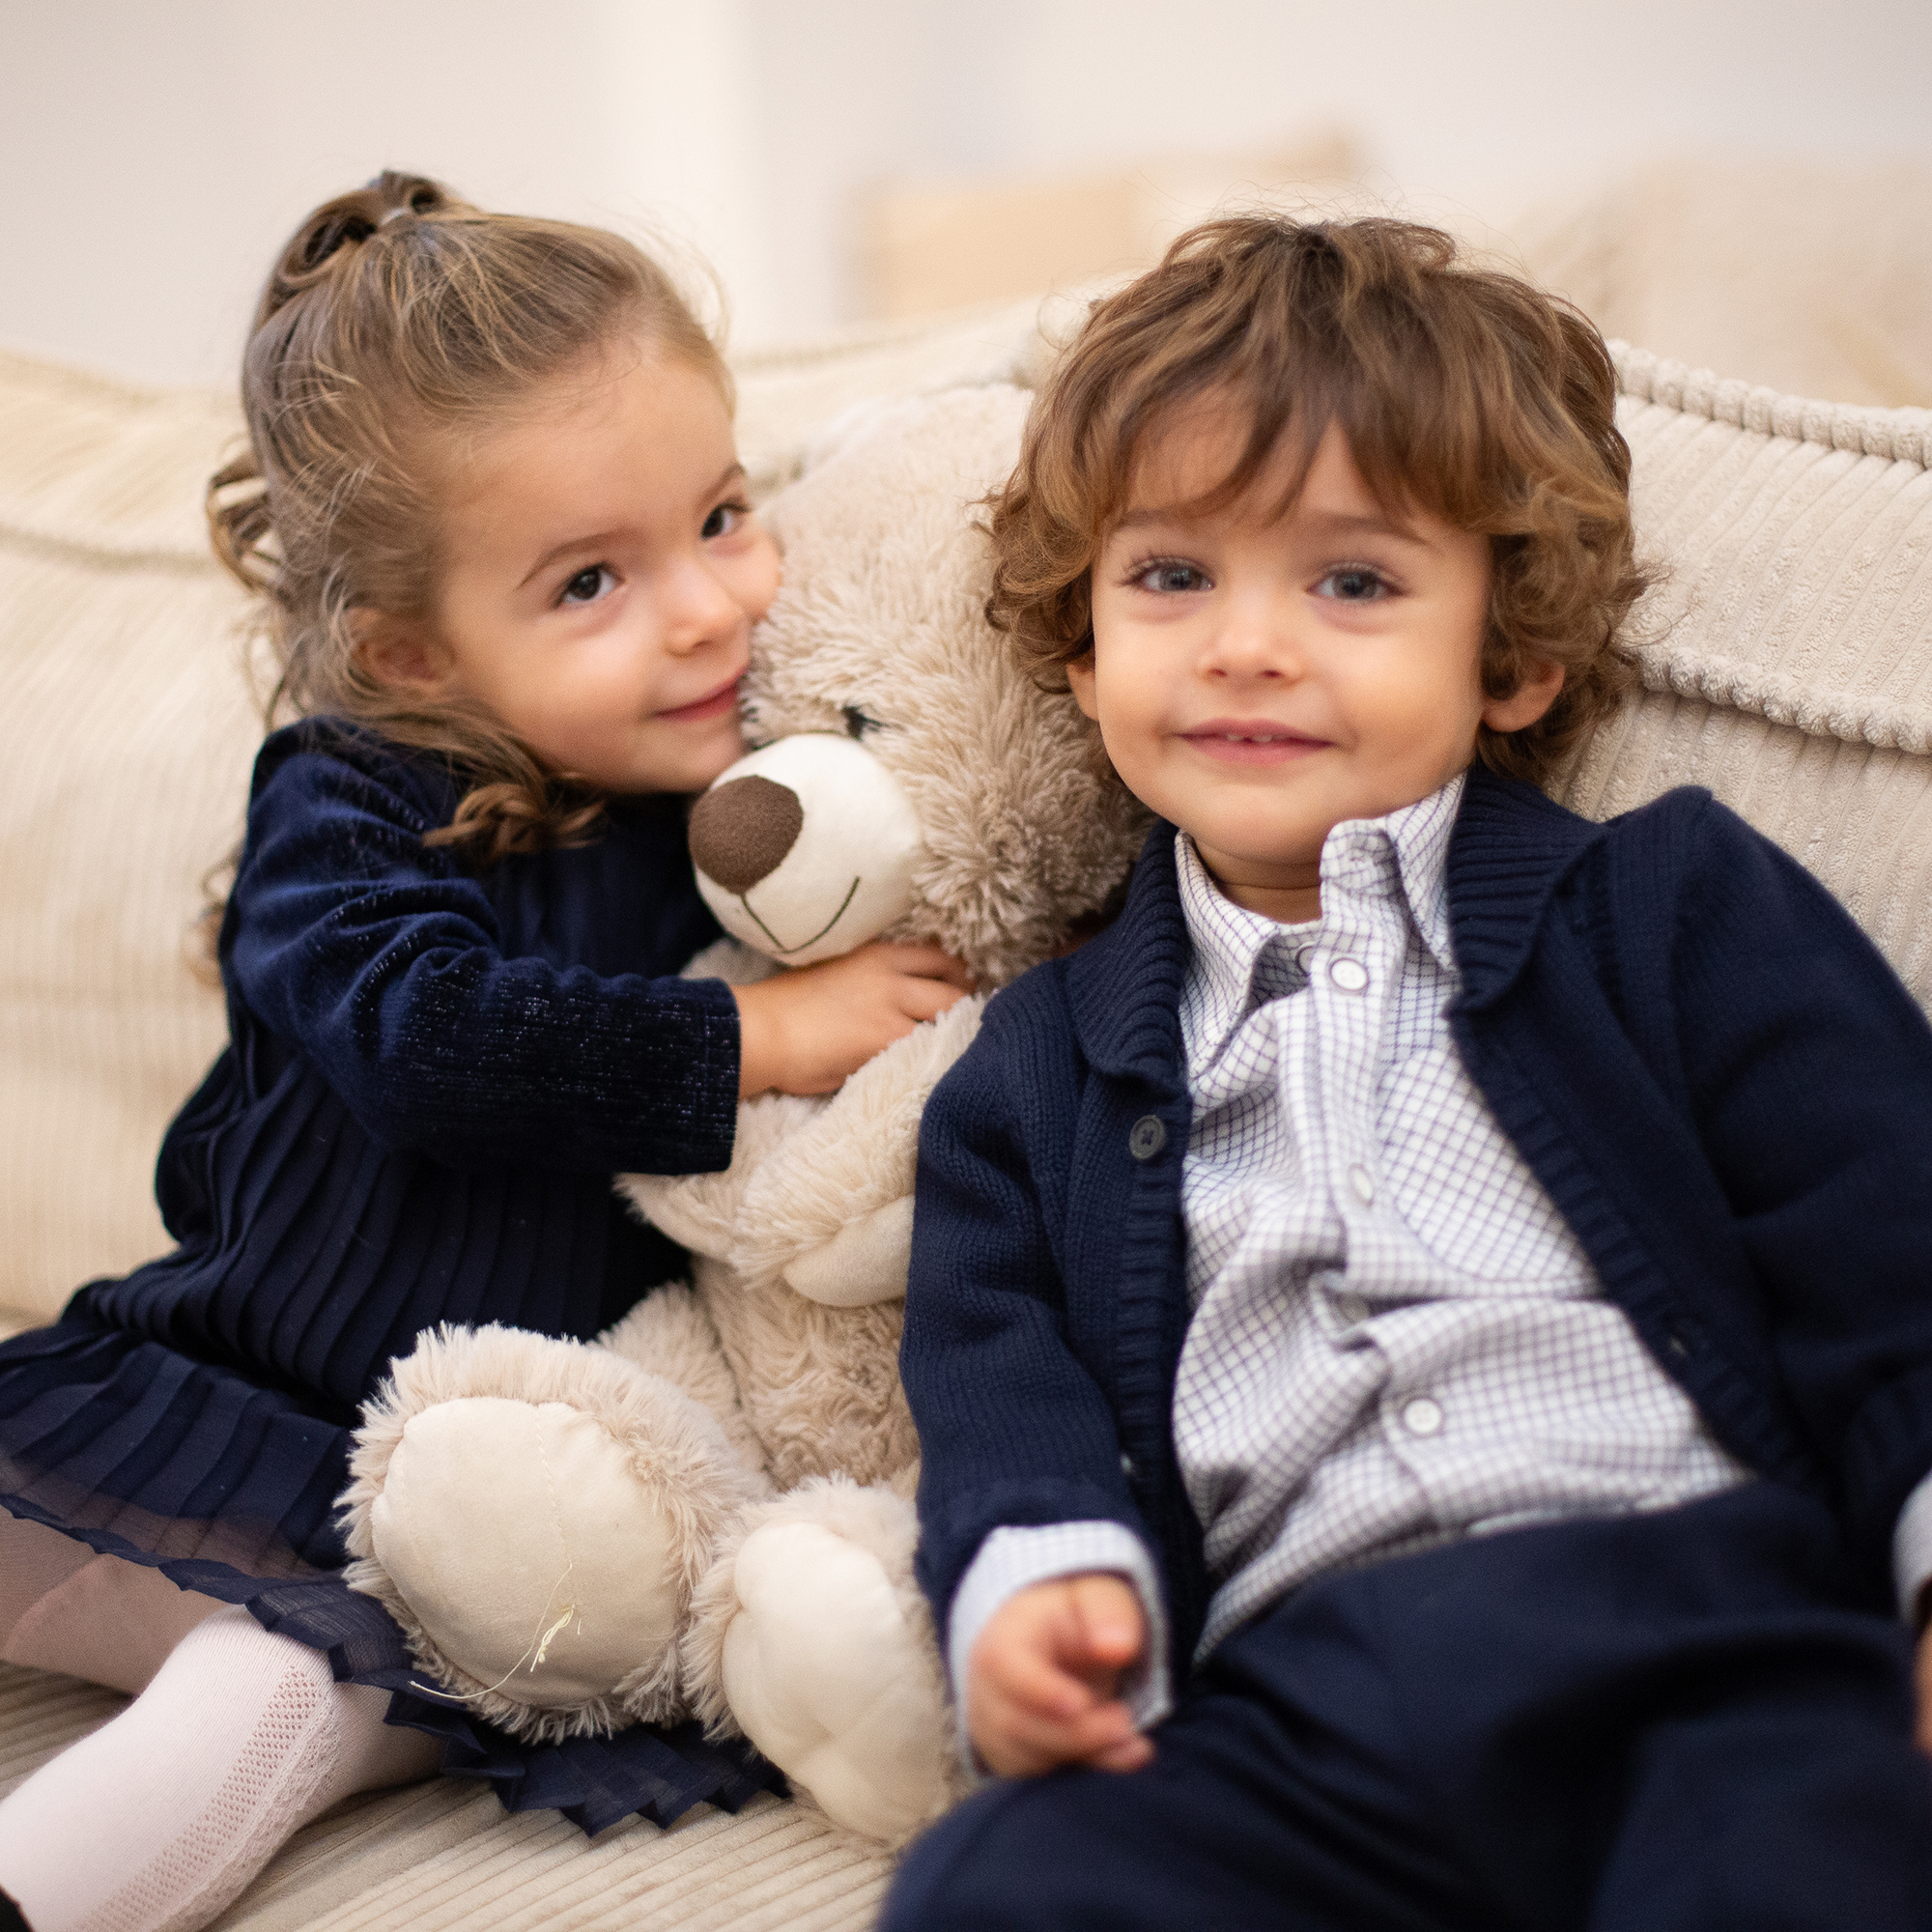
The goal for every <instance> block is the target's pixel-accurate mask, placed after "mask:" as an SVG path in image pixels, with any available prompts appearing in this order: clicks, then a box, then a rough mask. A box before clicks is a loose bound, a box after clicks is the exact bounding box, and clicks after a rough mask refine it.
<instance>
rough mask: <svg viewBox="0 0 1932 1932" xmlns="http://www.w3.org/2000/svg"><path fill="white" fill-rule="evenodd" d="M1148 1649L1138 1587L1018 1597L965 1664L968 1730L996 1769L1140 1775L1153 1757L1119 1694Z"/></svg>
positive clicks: (1101, 1577)
mask: <svg viewBox="0 0 1932 1932" xmlns="http://www.w3.org/2000/svg"><path fill="white" fill-rule="evenodd" d="M1146 1648H1147V1618H1146V1616H1145V1615H1144V1614H1143V1612H1142V1610H1141V1600H1140V1598H1139V1597H1138V1596H1136V1595H1135V1594H1134V1589H1133V1586H1132V1584H1130V1583H1128V1582H1127V1581H1126V1580H1125V1579H1124V1578H1123V1577H1117V1576H1114V1575H1113V1574H1111V1573H1110V1572H1102V1571H1094V1572H1090V1573H1089V1574H1087V1575H1085V1576H1080V1577H1056V1578H1055V1579H1054V1580H1053V1581H1052V1582H1048V1583H1036V1584H1035V1585H1034V1586H1033V1587H1032V1588H1031V1589H1030V1590H1020V1591H1016V1592H1015V1593H1014V1594H1013V1595H1012V1596H1010V1597H1009V1598H1008V1599H1007V1601H1006V1602H1005V1603H1004V1604H1002V1605H1000V1607H999V1608H998V1609H997V1610H995V1611H994V1612H993V1614H992V1615H991V1616H990V1617H988V1618H987V1619H986V1627H985V1629H984V1630H982V1631H981V1632H980V1635H979V1640H978V1641H977V1642H976V1643H975V1644H974V1646H973V1654H972V1656H971V1657H970V1658H969V1659H968V1660H967V1664H966V1729H967V1732H968V1734H969V1735H970V1736H971V1738H972V1740H973V1744H974V1747H975V1748H976V1749H978V1751H979V1753H980V1757H981V1758H983V1759H984V1760H985V1763H986V1765H987V1767H988V1769H990V1770H992V1771H996V1772H998V1773H999V1775H1000V1776H1002V1777H1034V1776H1037V1775H1038V1774H1039V1773H1041V1772H1044V1771H1051V1770H1053V1769H1054V1767H1055V1766H1056V1765H1062V1764H1088V1765H1092V1766H1094V1768H1095V1769H1096V1770H1099V1771H1138V1770H1139V1769H1140V1768H1141V1766H1142V1765H1144V1764H1146V1763H1148V1762H1149V1761H1150V1760H1151V1758H1152V1756H1153V1747H1152V1745H1151V1744H1149V1743H1148V1741H1147V1739H1146V1738H1144V1737H1143V1736H1141V1734H1140V1733H1139V1732H1138V1731H1137V1730H1135V1729H1134V1720H1133V1718H1132V1717H1131V1715H1130V1714H1129V1713H1128V1710H1127V1707H1126V1705H1125V1704H1123V1703H1122V1702H1121V1700H1120V1698H1119V1697H1118V1696H1117V1695H1116V1694H1115V1693H1116V1691H1117V1690H1119V1688H1120V1681H1121V1674H1122V1671H1124V1670H1126V1669H1127V1668H1128V1666H1129V1665H1131V1664H1133V1663H1134V1662H1137V1661H1138V1660H1139V1658H1140V1656H1141V1653H1142V1652H1143V1651H1144V1650H1146Z"/></svg>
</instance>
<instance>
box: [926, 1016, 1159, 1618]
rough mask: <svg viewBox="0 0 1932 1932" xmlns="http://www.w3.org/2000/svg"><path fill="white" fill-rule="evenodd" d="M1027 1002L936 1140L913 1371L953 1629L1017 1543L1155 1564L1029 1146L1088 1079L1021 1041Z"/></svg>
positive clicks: (991, 1037)
mask: <svg viewBox="0 0 1932 1932" xmlns="http://www.w3.org/2000/svg"><path fill="white" fill-rule="evenodd" d="M1023 997H1024V996H1023V995H1021V993H1020V990H1019V989H1018V988H1015V989H1013V990H1012V991H1009V992H1008V993H1006V994H1003V995H1002V996H1001V998H1000V999H999V1000H998V1001H996V1002H995V1003H994V1005H993V1006H992V1008H990V1009H988V1013H987V1021H986V1025H985V1027H984V1028H983V1029H982V1031H981V1033H980V1037H979V1038H978V1039H976V1040H975V1042H974V1044H973V1045H972V1047H971V1048H969V1049H968V1051H967V1052H966V1054H965V1055H964V1056H963V1057H962V1058H961V1059H960V1060H959V1062H958V1063H957V1064H956V1065H954V1066H953V1067H952V1071H951V1072H949V1073H948V1074H947V1076H946V1078H945V1079H944V1080H943V1081H941V1083H940V1085H939V1086H938V1088H937V1089H936V1090H935V1091H934V1093H933V1095H932V1097H931V1099H930V1100H928V1101H927V1103H926V1109H925V1115H924V1119H923V1124H922V1127H921V1131H920V1152H919V1180H918V1199H917V1211H916V1221H915V1228H914V1236H913V1254H912V1270H911V1277H910V1282H909V1285H908V1288H907V1291H906V1315H905V1332H904V1339H903V1341H902V1343H901V1345H900V1370H901V1373H902V1376H903V1378H904V1381H905V1389H906V1397H907V1400H908V1401H909V1403H910V1404H911V1406H912V1411H913V1417H914V1420H915V1421H916V1422H917V1423H918V1425H919V1435H920V1448H921V1456H922V1462H921V1475H920V1493H919V1508H920V1525H921V1542H920V1552H919V1571H920V1577H921V1580H922V1582H923V1585H924V1587H925V1589H926V1592H927V1594H928V1595H929V1596H930V1598H931V1600H932V1603H933V1606H934V1610H935V1613H936V1615H937V1617H938V1620H939V1627H940V1629H941V1630H944V1629H946V1628H947V1618H948V1614H949V1611H950V1608H951V1605H952V1596H953V1593H954V1591H955V1590H956V1589H957V1587H958V1584H959V1579H960V1577H961V1576H962V1575H963V1574H964V1572H965V1570H966V1567H967V1565H968V1564H969V1563H971V1561H972V1560H973V1557H974V1555H975V1554H976V1553H977V1551H978V1550H979V1548H980V1544H981V1543H982V1542H983V1541H984V1539H985V1538H986V1537H987V1536H988V1535H989V1534H990V1533H991V1532H992V1531H993V1530H995V1529H997V1528H1000V1527H1002V1526H1008V1525H1010V1526H1026V1525H1034V1524H1043V1523H1059V1522H1069V1521H1094V1520H1109V1521H1114V1522H1119V1523H1121V1524H1122V1525H1124V1526H1125V1527H1126V1528H1128V1529H1130V1530H1132V1531H1133V1532H1134V1533H1135V1535H1137V1536H1138V1537H1139V1538H1140V1539H1141V1540H1142V1542H1143V1543H1146V1544H1148V1545H1149V1546H1150V1547H1151V1548H1153V1547H1156V1546H1155V1543H1154V1539H1153V1538H1152V1537H1151V1535H1150V1533H1149V1531H1148V1527H1147V1525H1146V1523H1145V1522H1144V1521H1143V1520H1142V1519H1141V1516H1140V1513H1139V1512H1138V1510H1137V1509H1136V1508H1135V1506H1134V1502H1133V1499H1132V1496H1131V1494H1130V1493H1129V1491H1128V1485H1127V1479H1126V1476H1125V1474H1124V1473H1123V1471H1122V1454H1121V1442H1120V1436H1119V1433H1118V1431H1117V1428H1116V1424H1115V1420H1114V1416H1113V1413H1112V1410H1111V1408H1110V1406H1109V1404H1108V1401H1107V1398H1106V1396H1105V1394H1104V1393H1103V1392H1102V1390H1101V1389H1100V1387H1099V1385H1098V1384H1097V1383H1096V1382H1095V1380H1094V1377H1093V1376H1092V1375H1091V1374H1090V1373H1089V1372H1088V1370H1087V1369H1086V1368H1085V1367H1084V1366H1083V1365H1082V1363H1081V1361H1080V1360H1079V1359H1078V1358H1077V1357H1076V1355H1075V1353H1074V1351H1073V1350H1072V1349H1071V1348H1070V1347H1069V1345H1068V1341H1067V1335H1066V1321H1067V1316H1066V1303H1065V1287H1064V1284H1063V1281H1062V1277H1061V1270H1060V1266H1059V1263H1058V1261H1057V1259H1056V1256H1055V1252H1054V1242H1053V1238H1052V1236H1051V1234H1050V1230H1049V1223H1048V1217H1047V1216H1046V1214H1045V1213H1043V1211H1042V1205H1041V1201H1040V1198H1039V1194H1038V1192H1037V1188H1036V1186H1035V1184H1034V1181H1033V1179H1032V1163H1031V1161H1030V1158H1029V1152H1028V1141H1029V1139H1030V1138H1035V1139H1038V1138H1045V1139H1052V1138H1055V1136H1054V1135H1052V1134H1051V1133H1050V1132H1048V1131H1046V1129H1047V1123H1046V1122H1037V1123H1034V1124H1035V1133H1034V1134H1033V1135H1031V1136H1030V1135H1029V1133H1028V1131H1027V1123H1026V1122H1025V1120H1024V1116H1025V1115H1026V1113H1027V1111H1028V1110H1029V1109H1030V1108H1031V1109H1035V1110H1037V1111H1041V1112H1043V1113H1045V1114H1048V1115H1069V1116H1070V1114H1071V1111H1072V1109H1073V1105H1074V1079H1073V1075H1072V1072H1071V1069H1070V1067H1069V1066H1068V1065H1064V1064H1061V1063H1064V1062H1065V1059H1066V1054H1065V1036H1064V1035H1062V1036H1061V1037H1059V1038H1055V1037H1050V1036H1048V1037H1041V1035H1040V1034H1038V1033H1037V1032H1035V1031H1034V1030H1030V1029H1025V1028H1022V1027H1020V1026H1018V1025H1016V1024H1015V1022H1016V1021H1017V1020H1018V1019H1019V1018H1020V1016H1021V1006H1020V1004H1019V1002H1020V1000H1021V999H1023ZM1002 1009H1005V1010H1004V1011H1003V1010H1002ZM1056 1047H1059V1048H1060V1051H1059V1052H1057V1053H1056V1051H1055V1048H1056ZM1041 1053H1044V1054H1045V1056H1046V1059H1047V1061H1048V1062H1051V1063H1053V1064H1040V1062H1039V1059H1038V1056H1039V1055H1040V1054H1041ZM1062 1131H1063V1132H1064V1131H1065V1129H1064V1126H1063V1128H1062Z"/></svg>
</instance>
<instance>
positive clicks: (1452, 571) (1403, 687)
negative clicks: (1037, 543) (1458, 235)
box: [1068, 412, 1562, 919]
mask: <svg viewBox="0 0 1932 1932" xmlns="http://www.w3.org/2000/svg"><path fill="white" fill-rule="evenodd" d="M1243 431H1244V424H1243V422H1242V420H1241V418H1240V417H1238V416H1237V415H1236V414H1234V413H1232V412H1197V413H1194V414H1192V415H1190V416H1189V417H1188V418H1187V419H1186V421H1184V422H1183V423H1180V424H1178V425H1177V426H1176V427H1175V428H1174V429H1172V430H1170V431H1168V432H1166V433H1164V434H1162V435H1160V436H1158V437H1156V438H1154V439H1153V440H1152V441H1151V446H1150V447H1149V448H1148V449H1147V451H1146V452H1145V454H1144V456H1143V458H1142V460H1141V462H1140V463H1139V465H1138V466H1137V469H1136V473H1135V477H1134V484H1133V489H1132V493H1131V497H1130V500H1129V502H1128V505H1127V510H1126V513H1125V514H1124V516H1123V517H1122V521H1121V523H1120V525H1119V526H1118V527H1117V528H1116V529H1115V530H1114V531H1113V533H1112V534H1111V535H1110V536H1109V537H1108V539H1107V541H1106V544H1105V546H1104V548H1103V549H1102V550H1101V553H1100V554H1099V556H1098V558H1097V559H1096V560H1095V562H1094V572H1093V602H1094V650H1093V652H1092V654H1091V655H1090V656H1088V657H1087V658H1085V659H1083V660H1081V661H1080V662H1079V663H1078V664H1075V665H1072V666H1069V667H1068V679H1069V682H1070V683H1071V684H1072V687H1073V693H1074V696H1075V697H1076V698H1077V699H1078V701H1079V704H1080V708H1081V709H1082V710H1083V711H1085V712H1086V713H1087V715H1088V716H1089V717H1090V718H1093V719H1095V720H1096V721H1097V722H1098V724H1099V726H1100V735H1101V738H1102V740H1103V741H1104V743H1105V745H1106V748H1107V755H1108V756H1109V757H1110V758H1111V759H1112V760H1113V763H1114V768H1115V769H1116V770H1117V771H1118V772H1119V773H1120V775H1121V777H1122V780H1123V781H1125V783H1126V785H1127V787H1128V789H1129V790H1130V791H1132V792H1133V793H1134V794H1135V796H1136V797H1138V798H1139V799H1140V800H1142V802H1143V803H1144V804H1146V805H1149V806H1151V808H1152V809H1153V810H1155V811H1157V812H1159V813H1160V815H1161V816H1162V817H1164V818H1167V819H1171V820H1172V821H1173V822H1174V823H1175V824H1176V825H1179V826H1180V827H1181V828H1182V829H1183V830H1184V831H1186V832H1188V833H1189V834H1191V835H1192V837H1193V838H1194V841H1195V844H1196V846H1197V848H1198V849H1199V851H1200V853H1201V857H1202V860H1203V862H1204V863H1205V864H1206V865H1207V867H1208V870H1209V871H1210V872H1211V873H1212V874H1213V875H1214V877H1215V879H1216V880H1217V881H1218V882H1219V884H1220V885H1221V887H1222V889H1223V890H1224V891H1225V892H1226V893H1227V894H1228V895H1229V896H1230V897H1231V898H1233V899H1235V900H1236V902H1238V903H1240V904H1243V905H1247V906H1251V907H1252V908H1253V909H1254V910H1256V911H1260V912H1264V913H1267V914H1269V915H1270V916H1271V917H1274V918H1277V919H1302V918H1312V917H1314V916H1315V914H1316V913H1317V912H1318V911H1319V909H1320V898H1319V884H1320V875H1321V843H1322V840H1323V839H1324V838H1327V836H1328V833H1329V831H1330V829H1331V828H1332V827H1334V826H1336V825H1338V824H1340V823H1341V822H1342V821H1343V820H1344V819H1350V818H1378V817H1380V816H1381V815H1382V814H1383V813H1384V812H1389V811H1393V810H1396V809H1397V808H1398V807H1400V806H1405V805H1412V804H1413V803H1414V802H1415V801H1416V800H1417V799H1421V798H1426V797H1427V796H1428V795H1429V794H1430V793H1431V792H1433V791H1435V789H1436V788H1437V787H1438V786H1439V785H1441V784H1443V783H1445V782H1446V781H1448V780H1449V779H1451V778H1453V777H1454V776H1455V774H1456V773H1458V772H1460V771H1462V770H1463V767H1464V766H1466V765H1467V764H1468V763H1469V761H1470V759H1471V757H1472V756H1473V755H1474V752H1475V745H1476V726H1477V725H1478V724H1479V723H1485V722H1486V723H1489V724H1490V725H1492V726H1493V727H1494V728H1496V729H1498V730H1519V729H1520V728H1521V727H1522V726H1523V725H1527V724H1532V723H1534V722H1535V720H1536V719H1537V718H1539V717H1541V716H1542V715H1543V712H1544V711H1545V710H1547V709H1548V706H1549V704H1550V702H1551V701H1552V700H1553V699H1554V697H1555V696H1556V693H1557V691H1558V689H1560V686H1561V682H1562V673H1561V672H1560V670H1554V669H1552V671H1551V673H1550V675H1549V677H1548V678H1546V679H1544V680H1542V681H1541V682H1534V683H1533V684H1532V685H1525V686H1524V687H1523V689H1522V690H1520V691H1519V692H1518V693H1517V694H1516V696H1514V697H1511V698H1506V699H1492V698H1486V697H1485V696H1483V691H1482V685H1481V681H1480V676H1479V665H1480V658H1481V651H1482V641H1483V632H1484V623H1485V618H1486V615H1487V612H1488V607H1489V595H1490V550H1489V541H1488V539H1487V538H1485V537H1482V536H1478V535H1472V534H1471V533H1470V532H1468V531H1466V530H1461V529H1458V528H1456V527H1455V526H1452V525H1450V524H1447V523H1445V522H1443V521H1442V519H1440V518H1439V517H1435V516H1433V515H1430V514H1428V513H1426V512H1423V511H1418V510H1411V511H1410V512H1409V513H1408V514H1407V515H1406V516H1404V517H1402V518H1392V517H1391V516H1390V515H1389V514H1388V513H1387V512H1386V511H1384V510H1383V509H1382V508H1381V507H1380V506H1379V505H1378V503H1377V501H1376V499H1375V497H1373V496H1372V495H1371V494H1370V491H1369V488H1368V486H1367V484H1366V483H1364V482H1363V480H1362V477H1361V474H1360V472H1359V471H1358V470H1357V469H1356V468H1355V463H1354V459H1353V457H1352V456H1351V455H1350V451H1349V445H1348V441H1347V440H1346V439H1345V438H1344V436H1343V434H1342V432H1341V430H1340V429H1339V428H1338V427H1335V426H1332V425H1331V427H1330V428H1329V430H1328V432H1327V434H1326V435H1325V436H1324V437H1323V439H1322V440H1321V446H1320V449H1319V450H1318V452H1317V454H1316V457H1315V461H1314V463H1313V465H1312V466H1311V467H1310V469H1309V471H1308V477H1307V481H1306V484H1305V486H1304V488H1303V489H1302V491H1301V494H1300V496H1299V497H1297V498H1296V499H1295V501H1294V503H1293V507H1292V508H1291V509H1290V510H1289V511H1288V512H1287V513H1286V514H1285V515H1283V516H1280V517H1275V518H1270V516H1269V514H1268V513H1269V509H1270V506H1271V505H1272V504H1273V503H1274V502H1277V501H1279V498H1280V494H1281V483H1282V474H1281V472H1280V471H1275V472H1274V473H1272V474H1271V473H1270V472H1269V471H1265V470H1264V472H1263V474H1262V475H1261V476H1260V477H1259V478H1258V479H1257V481H1256V483H1255V486H1254V487H1253V488H1252V489H1251V490H1250V491H1249V492H1248V493H1247V494H1246V496H1245V497H1243V498H1241V499H1240V500H1239V501H1237V502H1236V503H1235V504H1234V505H1233V506H1232V507H1230V508H1228V509H1225V510H1219V511H1216V512H1214V513H1213V514H1211V515H1205V516H1204V515H1188V514H1182V513H1180V512H1179V511H1176V510H1175V509H1173V508H1172V507H1171V506H1173V505H1175V504H1185V503H1188V502H1190V501H1192V500H1194V499H1196V498H1198V497H1202V496H1204V495H1206V494H1207V492H1208V491H1209V490H1210V489H1212V488H1213V487H1214V485H1215V484H1217V483H1218V482H1219V481H1220V480H1221V478H1222V477H1224V476H1225V475H1226V474H1227V473H1228V471H1229V469H1231V468H1232V467H1233V464H1234V461H1235V459H1236V456H1237V455H1238V454H1239V450H1240V444H1241V438H1242V434H1243Z"/></svg>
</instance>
